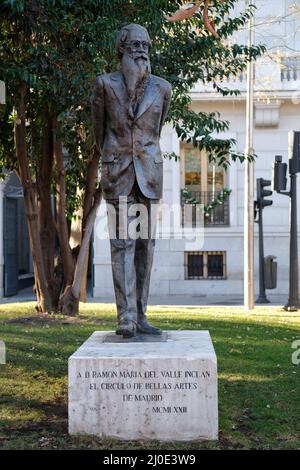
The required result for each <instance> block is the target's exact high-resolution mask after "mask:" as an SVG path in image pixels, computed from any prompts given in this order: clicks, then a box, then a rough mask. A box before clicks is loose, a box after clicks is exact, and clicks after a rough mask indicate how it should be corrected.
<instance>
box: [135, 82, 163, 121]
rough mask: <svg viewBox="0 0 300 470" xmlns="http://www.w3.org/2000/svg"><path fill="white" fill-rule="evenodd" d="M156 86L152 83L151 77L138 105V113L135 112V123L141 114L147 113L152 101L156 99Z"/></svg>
mask: <svg viewBox="0 0 300 470" xmlns="http://www.w3.org/2000/svg"><path fill="white" fill-rule="evenodd" d="M157 91H158V90H157V85H156V84H155V83H154V79H153V77H152V76H150V80H149V83H148V86H147V88H146V90H145V94H144V97H143V99H142V101H141V103H140V105H139V109H138V112H137V115H136V117H135V120H136V121H137V120H138V119H139V118H140V117H141V116H142V114H144V113H145V111H147V109H148V108H149V107H150V106H151V105H152V103H153V101H154V100H155V98H156V97H157Z"/></svg>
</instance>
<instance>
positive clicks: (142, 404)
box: [69, 331, 218, 441]
mask: <svg viewBox="0 0 300 470" xmlns="http://www.w3.org/2000/svg"><path fill="white" fill-rule="evenodd" d="M69 432H70V434H83V433H84V434H93V435H96V436H99V437H102V438H106V437H107V438H117V439H125V440H153V439H157V440H161V441H190V440H200V439H203V440H207V439H217V438H218V395H217V359H216V355H215V351H214V348H213V345H212V342H211V339H210V335H209V332H208V331H169V332H166V333H164V335H163V337H162V338H159V337H155V336H152V337H151V336H146V335H145V336H142V337H137V338H134V340H126V341H124V340H123V339H122V338H120V337H118V336H117V335H115V334H114V333H113V332H100V331H96V332H95V333H93V334H92V335H91V336H90V338H89V339H88V340H87V341H86V342H85V343H84V344H83V345H82V346H81V347H80V348H79V349H78V350H77V351H76V352H75V353H74V354H73V355H72V356H71V357H70V358H69Z"/></svg>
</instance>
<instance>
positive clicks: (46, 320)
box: [1, 315, 82, 326]
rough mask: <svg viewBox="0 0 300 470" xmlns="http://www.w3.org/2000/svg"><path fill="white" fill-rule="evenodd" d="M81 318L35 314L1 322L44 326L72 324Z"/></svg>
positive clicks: (80, 320)
mask: <svg viewBox="0 0 300 470" xmlns="http://www.w3.org/2000/svg"><path fill="white" fill-rule="evenodd" d="M81 322H82V318H81V317H80V316H78V317H61V316H58V315H35V316H30V317H19V318H11V319H9V320H3V321H2V322H1V323H2V324H3V323H4V324H5V323H6V324H14V325H33V326H44V325H55V324H59V325H74V324H76V323H81Z"/></svg>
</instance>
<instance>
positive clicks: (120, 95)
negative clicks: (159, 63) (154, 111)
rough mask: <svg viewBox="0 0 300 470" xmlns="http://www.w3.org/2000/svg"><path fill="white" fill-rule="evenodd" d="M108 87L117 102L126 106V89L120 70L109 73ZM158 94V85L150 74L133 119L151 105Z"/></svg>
mask: <svg viewBox="0 0 300 470" xmlns="http://www.w3.org/2000/svg"><path fill="white" fill-rule="evenodd" d="M110 87H111V89H112V91H113V93H114V95H115V96H116V98H117V100H118V101H119V103H120V104H121V105H123V106H126V104H127V103H126V102H127V101H128V94H127V90H126V86H125V83H124V79H123V75H122V73H121V72H116V73H114V74H112V75H111V77H110ZM157 95H158V85H157V84H156V83H155V81H154V79H153V77H152V76H150V80H149V83H148V86H147V88H146V90H145V94H144V97H143V99H142V101H141V103H140V105H139V109H138V112H137V115H136V116H135V121H137V120H138V119H139V118H140V117H141V116H142V114H144V113H145V111H147V109H148V108H149V107H150V106H151V105H152V103H153V101H154V100H155V98H156V97H157Z"/></svg>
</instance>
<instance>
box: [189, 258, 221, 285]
mask: <svg viewBox="0 0 300 470" xmlns="http://www.w3.org/2000/svg"><path fill="white" fill-rule="evenodd" d="M185 279H226V252H225V251H186V252H185Z"/></svg>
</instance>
